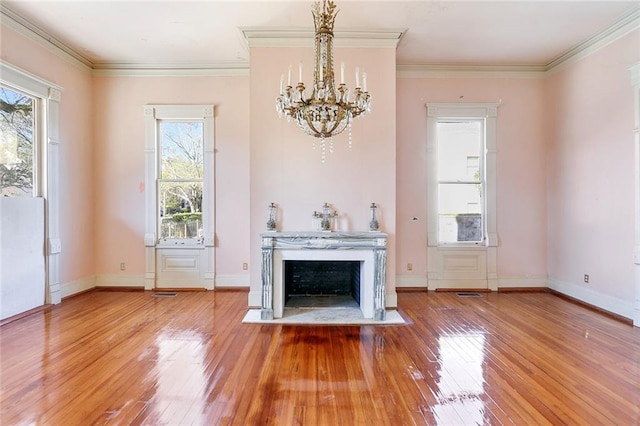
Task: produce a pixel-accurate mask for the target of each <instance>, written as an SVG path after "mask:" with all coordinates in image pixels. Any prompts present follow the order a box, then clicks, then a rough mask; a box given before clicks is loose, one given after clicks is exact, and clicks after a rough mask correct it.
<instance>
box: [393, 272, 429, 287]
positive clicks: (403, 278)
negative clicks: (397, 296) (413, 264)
mask: <svg viewBox="0 0 640 426" xmlns="http://www.w3.org/2000/svg"><path fill="white" fill-rule="evenodd" d="M402 287H424V288H425V289H426V288H427V276H426V275H396V288H402Z"/></svg>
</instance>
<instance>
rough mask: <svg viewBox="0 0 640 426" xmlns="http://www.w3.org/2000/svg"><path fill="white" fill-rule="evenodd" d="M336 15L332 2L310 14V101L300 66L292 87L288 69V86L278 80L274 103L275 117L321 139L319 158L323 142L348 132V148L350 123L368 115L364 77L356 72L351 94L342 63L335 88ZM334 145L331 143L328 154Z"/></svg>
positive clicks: (368, 106)
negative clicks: (313, 41)
mask: <svg viewBox="0 0 640 426" xmlns="http://www.w3.org/2000/svg"><path fill="white" fill-rule="evenodd" d="M337 13H338V11H337V10H336V5H335V2H333V1H332V0H323V1H322V6H321V4H320V2H315V3H314V4H313V9H312V14H313V22H314V26H315V43H314V45H315V46H314V62H315V65H314V70H313V91H312V93H311V96H310V97H307V96H306V94H305V90H306V87H305V85H304V83H303V82H302V63H300V66H299V70H298V71H299V72H298V76H299V82H298V85H297V86H296V87H295V88H294V87H292V85H291V67H289V72H288V80H287V85H286V86H285V85H284V75H282V76H281V78H280V95H279V96H278V97H277V99H276V111H277V112H278V116H279V117H282V115H285V116H286V117H287V119H294V120H295V122H296V123H297V124H298V126H299V127H300V128H301V129H302V130H303V131H304V132H305V133H306V134H308V135H309V136H313V137H315V138H319V139H320V141H321V142H320V144H321V148H322V158H323V161H324V157H325V155H324V154H325V138H332V137H333V136H335V135H338V134H340V133H342V132H343V131H344V130H345V129H346V128H349V146H351V123H352V121H353V119H354V118H356V117H359V116H364V115H366V114H367V113H368V112H370V111H371V95H369V92H367V75H366V73H363V74H362V83H363V85H362V87H361V86H360V72H359V69H358V68H356V88H355V91H354V93H351V91H350V90H349V88H347V86H346V84H345V83H344V63H342V64H341V67H340V84H339V85H336V81H335V75H334V72H333V25H334V21H335V18H336V15H337ZM332 148H333V144H332V141H330V150H332Z"/></svg>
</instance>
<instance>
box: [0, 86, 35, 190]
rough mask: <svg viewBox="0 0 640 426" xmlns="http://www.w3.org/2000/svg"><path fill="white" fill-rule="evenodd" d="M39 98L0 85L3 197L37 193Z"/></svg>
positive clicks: (1, 183) (0, 147) (1, 185)
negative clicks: (36, 115) (36, 133)
mask: <svg viewBox="0 0 640 426" xmlns="http://www.w3.org/2000/svg"><path fill="white" fill-rule="evenodd" d="M35 103H36V99H35V98H33V97H31V96H29V95H26V94H24V93H21V92H20V91H18V90H16V89H13V88H9V87H6V86H0V196H2V197H6V196H9V197H23V196H28V197H31V196H35V195H37V194H36V192H35V191H34V189H35V188H34V187H35V185H34V183H35V179H34V176H35V172H36V170H37V168H34V165H36V164H37V160H36V144H35V143H34V133H35V116H34V114H35V111H36V108H35Z"/></svg>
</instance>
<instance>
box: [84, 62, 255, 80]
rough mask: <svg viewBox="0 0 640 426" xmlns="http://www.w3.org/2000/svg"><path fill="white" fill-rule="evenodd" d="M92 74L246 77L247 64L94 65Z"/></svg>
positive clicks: (114, 63)
mask: <svg viewBox="0 0 640 426" xmlns="http://www.w3.org/2000/svg"><path fill="white" fill-rule="evenodd" d="M92 74H93V75H95V76H98V77H238V76H240V77H248V76H249V63H248V62H238V63H233V64H196V63H192V64H140V63H124V62H107V63H96V64H94V68H93V71H92Z"/></svg>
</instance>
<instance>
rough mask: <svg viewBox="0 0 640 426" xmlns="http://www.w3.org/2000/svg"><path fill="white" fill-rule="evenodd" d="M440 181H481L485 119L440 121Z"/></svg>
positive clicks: (438, 138)
mask: <svg viewBox="0 0 640 426" xmlns="http://www.w3.org/2000/svg"><path fill="white" fill-rule="evenodd" d="M437 132H438V137H437V140H438V180H439V181H447V182H458V181H462V182H464V181H466V182H469V181H476V182H478V181H480V155H481V154H482V153H481V152H480V147H481V146H482V139H483V135H482V122H480V121H478V120H473V121H459V122H458V121H452V122H445V121H443V122H438V129H437Z"/></svg>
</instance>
